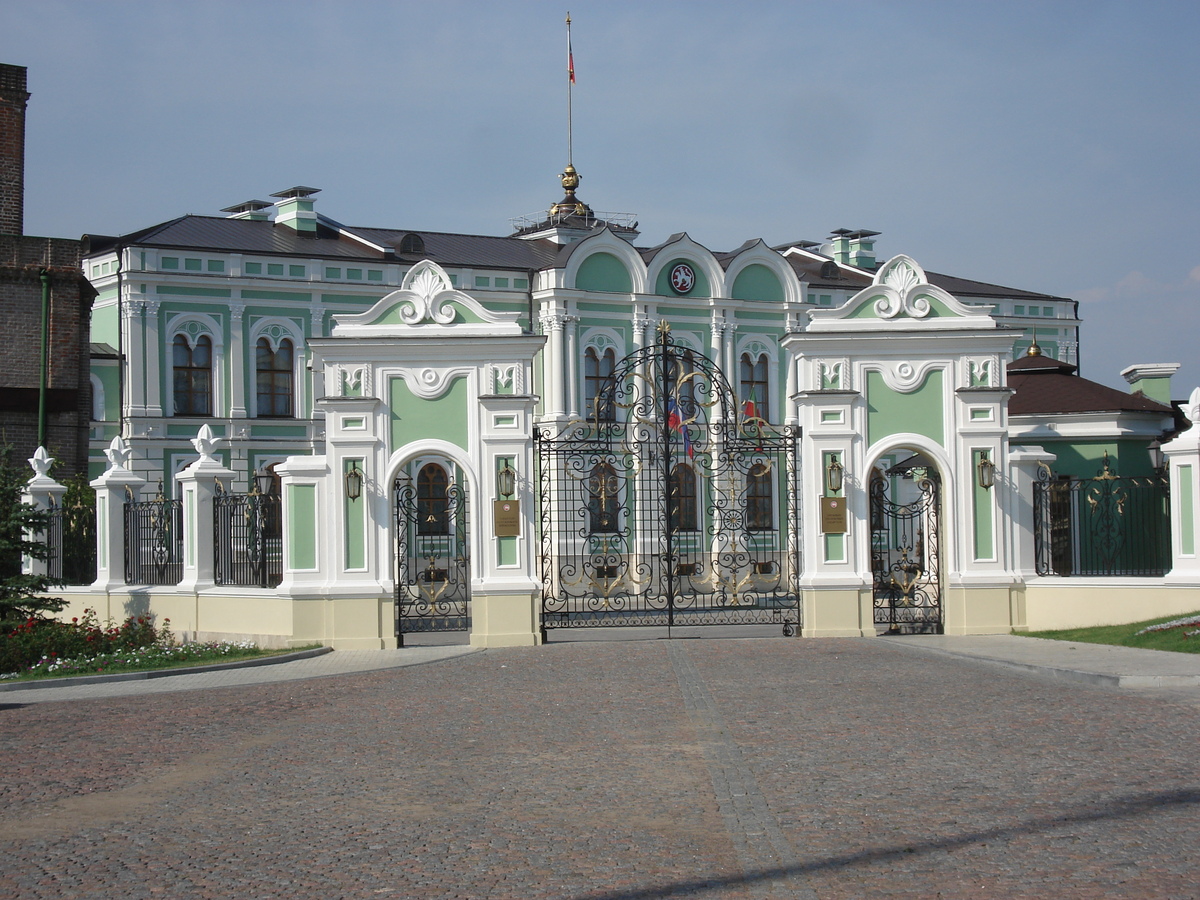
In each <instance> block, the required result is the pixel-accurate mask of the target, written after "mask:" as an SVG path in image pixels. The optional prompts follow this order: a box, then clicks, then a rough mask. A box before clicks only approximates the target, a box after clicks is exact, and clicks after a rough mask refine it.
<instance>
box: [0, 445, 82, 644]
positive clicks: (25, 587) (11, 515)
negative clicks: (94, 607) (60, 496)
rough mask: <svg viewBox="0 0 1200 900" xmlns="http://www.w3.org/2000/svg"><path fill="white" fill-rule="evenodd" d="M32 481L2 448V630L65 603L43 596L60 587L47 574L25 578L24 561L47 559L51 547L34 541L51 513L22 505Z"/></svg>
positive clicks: (49, 611) (7, 451)
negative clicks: (25, 489) (48, 591)
mask: <svg viewBox="0 0 1200 900" xmlns="http://www.w3.org/2000/svg"><path fill="white" fill-rule="evenodd" d="M28 480H29V475H28V470H27V468H26V467H23V466H17V465H14V464H13V462H12V447H0V631H7V630H9V629H11V628H12V627H13V626H14V625H16V624H18V623H20V622H23V621H25V620H26V619H29V618H31V617H34V618H41V617H42V616H43V615H44V614H46V613H56V612H59V611H60V610H62V608H63V607H65V606H66V605H67V604H66V601H65V600H61V599H59V598H56V597H45V596H42V595H43V594H44V592H45V591H46V590H48V589H49V588H52V587H55V586H56V585H58V584H59V582H58V581H56V580H55V579H53V578H50V577H49V576H46V575H26V574H24V573H22V571H21V559H22V557H23V556H28V557H30V558H31V559H37V560H47V559H49V558H50V553H51V550H50V547H49V546H47V545H46V543H45V542H44V541H41V540H33V539H31V537H30V536H31V535H32V536H33V537H35V538H36V537H40V536H41V535H43V534H44V533H45V530H46V525H47V523H48V522H49V520H50V514H49V513H48V512H46V511H45V510H39V509H37V508H35V507H34V506H32V505H31V504H29V503H22V502H21V491H22V490H24V488H25V484H26V482H28Z"/></svg>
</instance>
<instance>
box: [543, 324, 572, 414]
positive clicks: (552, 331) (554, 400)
mask: <svg viewBox="0 0 1200 900" xmlns="http://www.w3.org/2000/svg"><path fill="white" fill-rule="evenodd" d="M541 321H542V331H543V332H544V333H545V334H546V336H547V337H548V338H549V340H548V341H547V346H546V350H547V353H546V364H545V368H544V369H543V370H542V378H543V379H544V382H545V383H544V385H543V390H544V391H545V393H546V399H547V406H548V407H549V408H548V410H547V412H548V413H549V414H550V415H551V416H562V415H563V414H564V413H565V411H566V407H565V405H564V404H563V316H562V314H561V313H560V312H549V313H546V314H544V315H543V316H542V319H541Z"/></svg>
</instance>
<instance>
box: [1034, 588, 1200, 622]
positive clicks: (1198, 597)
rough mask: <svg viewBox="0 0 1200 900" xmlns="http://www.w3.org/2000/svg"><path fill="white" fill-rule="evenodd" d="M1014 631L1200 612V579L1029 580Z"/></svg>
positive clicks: (1128, 620) (1136, 620)
mask: <svg viewBox="0 0 1200 900" xmlns="http://www.w3.org/2000/svg"><path fill="white" fill-rule="evenodd" d="M1023 603H1024V609H1025V621H1024V622H1023V623H1021V624H1020V625H1018V626H1017V627H1016V628H1015V629H1014V630H1016V631H1050V630H1053V629H1057V628H1088V627H1091V626H1093V625H1123V624H1125V623H1127V622H1141V621H1144V620H1146V619H1156V618H1161V617H1163V616H1182V615H1186V614H1188V613H1194V612H1200V585H1174V584H1163V583H1162V580H1161V579H1158V578H1111V579H1110V578H1039V579H1037V580H1035V581H1029V582H1027V583H1026V584H1025V590H1024V598H1023Z"/></svg>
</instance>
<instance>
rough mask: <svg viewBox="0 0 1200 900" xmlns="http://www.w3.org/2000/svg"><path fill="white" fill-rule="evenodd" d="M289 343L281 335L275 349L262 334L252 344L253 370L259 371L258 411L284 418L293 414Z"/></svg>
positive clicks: (291, 367)
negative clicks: (253, 347)
mask: <svg viewBox="0 0 1200 900" xmlns="http://www.w3.org/2000/svg"><path fill="white" fill-rule="evenodd" d="M294 362H295V352H294V351H293V349H292V342H291V341H290V340H288V339H287V338H284V339H283V340H281V341H280V342H279V348H278V349H277V350H272V349H271V342H270V341H268V340H267V339H266V338H265V337H260V338H259V339H258V344H257V345H256V346H255V369H256V370H257V374H258V414H259V415H260V416H273V417H287V416H292V415H294V412H293V405H292V398H293V396H294V394H295V381H294V379H295V375H294V374H293V371H294V370H293V364H294Z"/></svg>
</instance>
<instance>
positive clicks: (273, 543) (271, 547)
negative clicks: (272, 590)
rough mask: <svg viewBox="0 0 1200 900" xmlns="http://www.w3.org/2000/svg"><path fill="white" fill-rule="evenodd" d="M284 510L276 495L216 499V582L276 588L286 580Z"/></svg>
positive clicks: (219, 495) (220, 494) (219, 494)
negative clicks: (284, 573) (284, 577)
mask: <svg viewBox="0 0 1200 900" xmlns="http://www.w3.org/2000/svg"><path fill="white" fill-rule="evenodd" d="M282 514H283V508H282V504H281V503H280V497H279V496H278V495H277V494H260V493H258V492H257V491H255V492H253V493H250V494H228V493H225V492H224V491H223V490H221V488H220V484H219V483H218V485H217V494H216V496H215V497H214V498H213V531H214V534H213V555H214V560H213V562H214V580H215V581H216V583H217V584H225V585H237V586H241V587H263V588H269V587H275V586H276V585H278V584H279V583H280V582H281V581H283V523H282Z"/></svg>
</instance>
